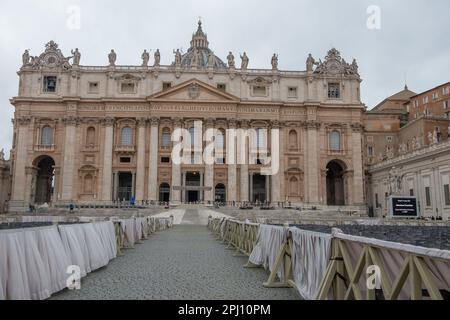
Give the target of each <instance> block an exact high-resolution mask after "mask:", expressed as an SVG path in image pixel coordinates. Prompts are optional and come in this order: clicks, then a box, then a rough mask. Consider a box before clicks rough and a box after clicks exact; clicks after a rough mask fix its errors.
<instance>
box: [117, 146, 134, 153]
mask: <svg viewBox="0 0 450 320" xmlns="http://www.w3.org/2000/svg"><path fill="white" fill-rule="evenodd" d="M114 151H115V152H117V153H135V152H136V147H135V146H134V145H123V144H118V145H116V146H115V147H114Z"/></svg>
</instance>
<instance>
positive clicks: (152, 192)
mask: <svg viewBox="0 0 450 320" xmlns="http://www.w3.org/2000/svg"><path fill="white" fill-rule="evenodd" d="M150 128H151V129H150V148H149V149H150V157H149V164H148V172H149V174H148V199H149V200H150V201H157V200H158V149H159V135H158V130H159V119H158V118H156V117H153V118H151V119H150Z"/></svg>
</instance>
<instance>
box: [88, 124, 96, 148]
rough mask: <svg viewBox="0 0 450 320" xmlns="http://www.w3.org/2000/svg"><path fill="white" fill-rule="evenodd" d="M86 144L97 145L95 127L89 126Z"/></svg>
mask: <svg viewBox="0 0 450 320" xmlns="http://www.w3.org/2000/svg"><path fill="white" fill-rule="evenodd" d="M86 144H87V145H95V128H94V127H89V128H88V129H87V132H86Z"/></svg>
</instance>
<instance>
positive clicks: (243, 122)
mask: <svg viewBox="0 0 450 320" xmlns="http://www.w3.org/2000/svg"><path fill="white" fill-rule="evenodd" d="M239 123H240V128H241V129H248V128H249V127H250V121H249V120H246V119H242V120H240V121H239Z"/></svg>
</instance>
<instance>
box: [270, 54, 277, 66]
mask: <svg viewBox="0 0 450 320" xmlns="http://www.w3.org/2000/svg"><path fill="white" fill-rule="evenodd" d="M271 64H272V70H278V55H277V54H276V53H274V54H273V56H272V60H271Z"/></svg>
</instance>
